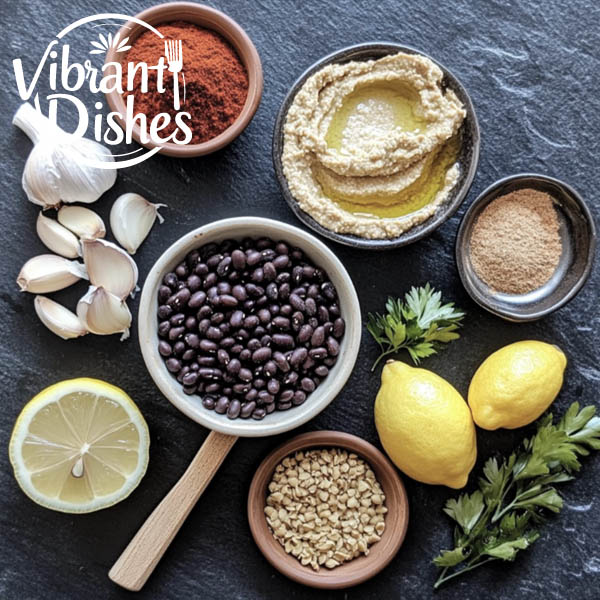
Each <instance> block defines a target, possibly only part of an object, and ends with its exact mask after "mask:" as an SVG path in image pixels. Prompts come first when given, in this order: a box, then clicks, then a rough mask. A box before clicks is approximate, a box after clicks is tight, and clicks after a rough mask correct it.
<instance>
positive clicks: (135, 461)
mask: <svg viewBox="0 0 600 600" xmlns="http://www.w3.org/2000/svg"><path fill="white" fill-rule="evenodd" d="M149 446H150V436H149V433H148V426H147V425H146V421H145V420H144V417H143V416H142V413H141V412H140V411H139V409H138V407H137V406H136V405H135V404H134V402H133V400H131V398H130V397H129V396H128V395H127V394H126V393H125V392H124V391H123V390H121V389H120V388H118V387H115V386H114V385H111V384H109V383H106V382H104V381H100V380H98V379H88V378H80V379H69V380H66V381H61V382H60V383H57V384H55V385H51V386H50V387H48V388H46V389H45V390H43V391H41V392H40V393H39V394H38V395H37V396H35V397H34V398H33V399H32V400H31V401H30V402H28V403H27V404H26V405H25V407H24V408H23V410H22V411H21V414H20V415H19V417H18V418H17V421H16V423H15V427H14V429H13V432H12V436H11V438H10V446H9V455H10V462H11V464H12V466H13V469H14V471H15V477H16V479H17V482H18V483H19V485H20V486H21V489H22V490H23V491H24V492H25V493H26V494H27V495H28V496H29V497H30V498H31V499H32V500H33V501H34V502H37V503H38V504H41V505H42V506H45V507H47V508H51V509H53V510H58V511H61V512H68V513H86V512H92V511H95V510H100V509H102V508H107V507H108V506H112V505H113V504H116V503H117V502H119V501H121V500H123V499H124V498H126V497H127V496H128V495H129V494H130V493H131V492H132V491H133V490H134V489H135V488H136V487H137V485H138V484H139V482H140V480H141V479H142V477H143V476H144V473H145V472H146V467H147V465H148V448H149Z"/></svg>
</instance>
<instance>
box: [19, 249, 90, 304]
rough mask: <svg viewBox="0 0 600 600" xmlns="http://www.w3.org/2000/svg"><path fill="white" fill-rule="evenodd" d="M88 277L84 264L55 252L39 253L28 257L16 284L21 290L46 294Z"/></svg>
mask: <svg viewBox="0 0 600 600" xmlns="http://www.w3.org/2000/svg"><path fill="white" fill-rule="evenodd" d="M80 279H88V274H87V271H86V269H85V266H84V265H82V264H81V263H80V262H78V261H76V260H68V259H66V258H63V257H62V256H56V254H40V255H39V256H34V257H33V258H30V259H29V260H28V261H27V262H26V263H25V264H24V265H23V268H22V269H21V271H20V273H19V275H18V277H17V284H18V285H19V288H20V289H21V291H22V292H31V293H32V294H47V293H49V292H56V291H58V290H62V289H64V288H66V287H69V286H70V285H73V284H74V283H75V282H76V281H79V280H80Z"/></svg>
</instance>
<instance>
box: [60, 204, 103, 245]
mask: <svg viewBox="0 0 600 600" xmlns="http://www.w3.org/2000/svg"><path fill="white" fill-rule="evenodd" d="M58 222H59V223H60V224H61V225H64V226H65V227H66V228H67V229H69V230H70V231H72V232H73V233H74V234H75V235H77V236H79V237H80V238H84V239H88V240H95V239H97V238H103V237H104V236H105V235H106V227H105V226H104V221H103V220H102V218H101V217H100V215H98V214H97V213H95V212H94V211H93V210H90V209H89V208H84V207H83V206H62V207H61V209H60V210H59V211H58Z"/></svg>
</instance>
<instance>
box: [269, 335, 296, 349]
mask: <svg viewBox="0 0 600 600" xmlns="http://www.w3.org/2000/svg"><path fill="white" fill-rule="evenodd" d="M273 344H275V346H279V347H280V348H285V349H286V350H291V349H292V348H293V347H294V338H293V337H292V336H291V335H289V334H287V333H274V334H273Z"/></svg>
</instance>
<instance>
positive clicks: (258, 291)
mask: <svg viewBox="0 0 600 600" xmlns="http://www.w3.org/2000/svg"><path fill="white" fill-rule="evenodd" d="M245 289H246V292H248V294H249V295H250V296H252V297H253V298H259V297H260V296H262V295H263V292H264V290H263V288H262V287H261V286H259V285H255V284H254V283H247V284H246V288H245Z"/></svg>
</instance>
